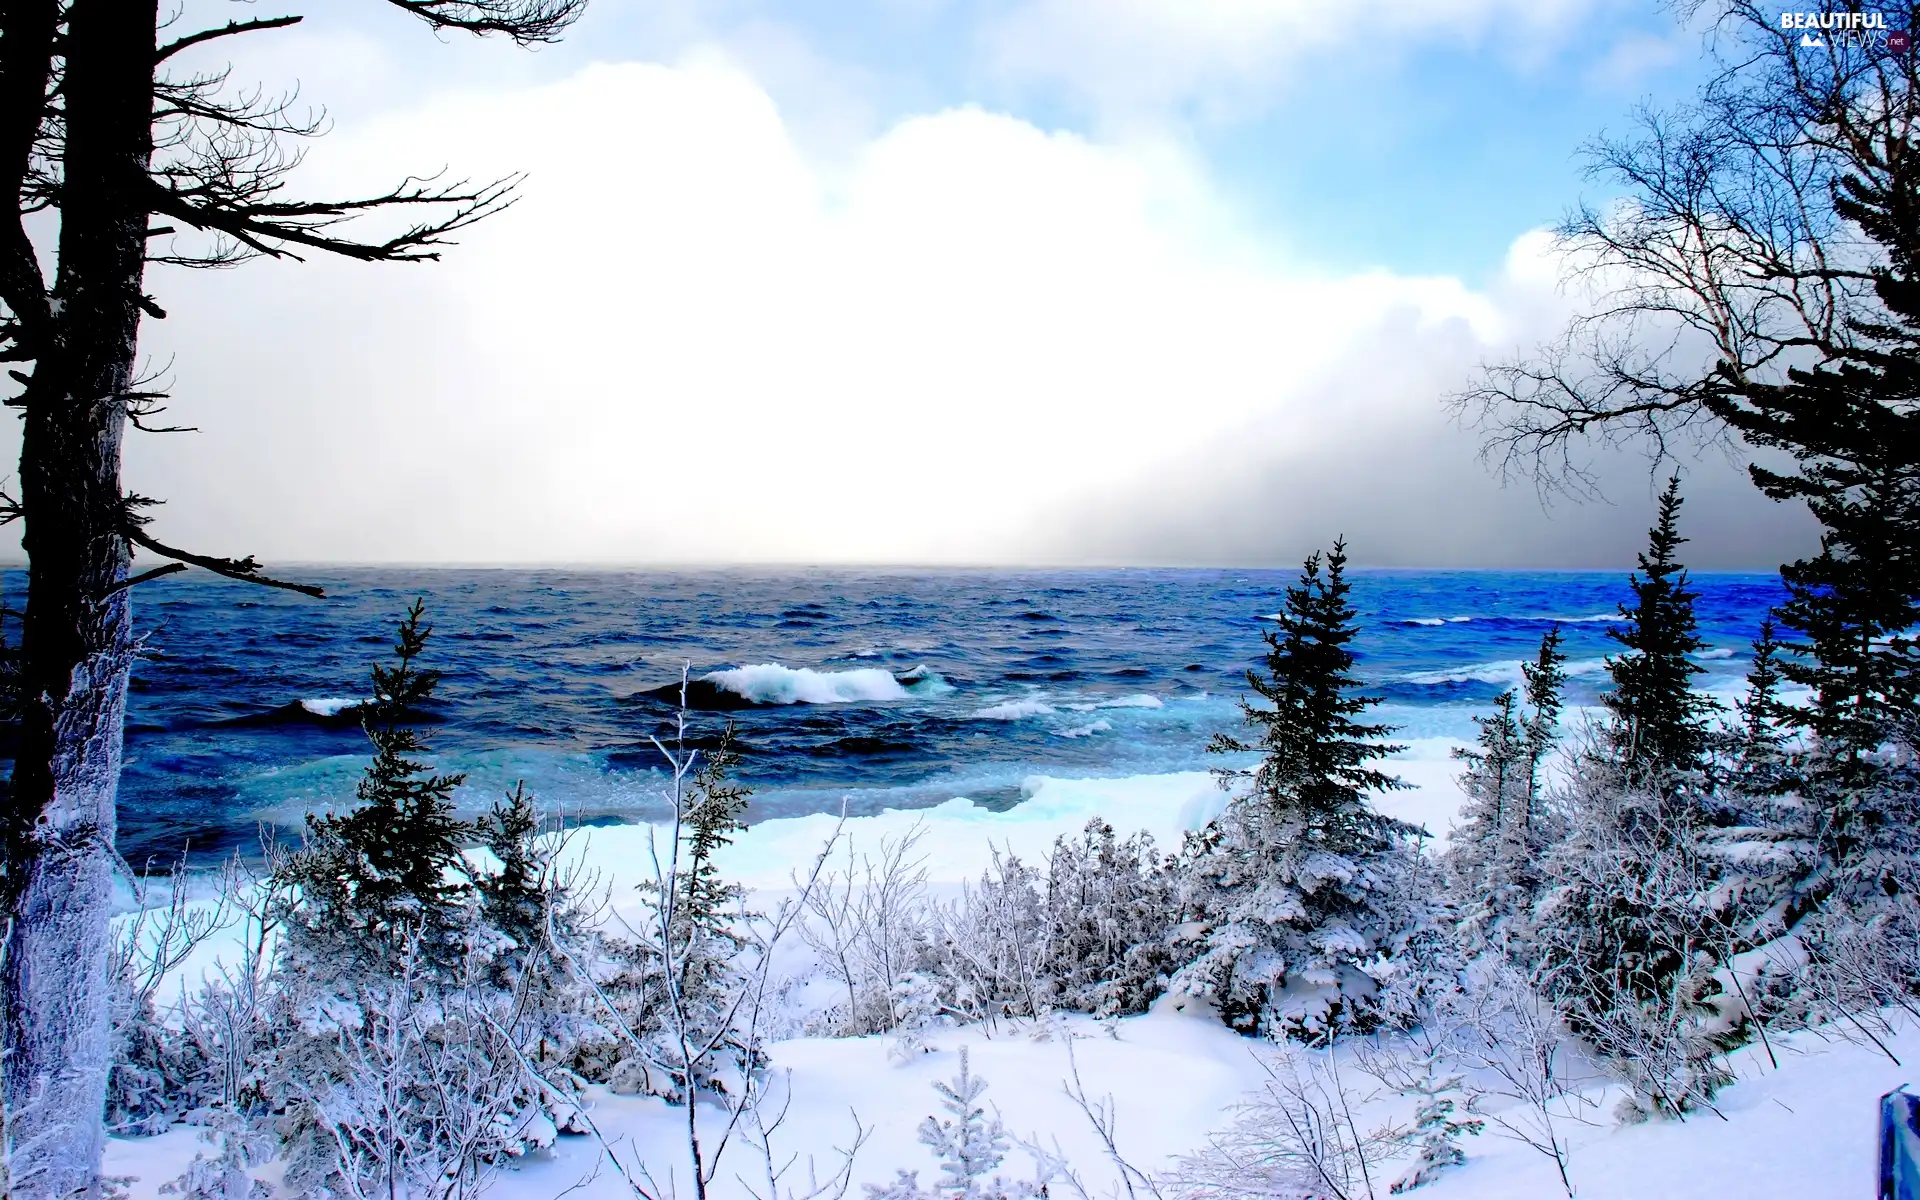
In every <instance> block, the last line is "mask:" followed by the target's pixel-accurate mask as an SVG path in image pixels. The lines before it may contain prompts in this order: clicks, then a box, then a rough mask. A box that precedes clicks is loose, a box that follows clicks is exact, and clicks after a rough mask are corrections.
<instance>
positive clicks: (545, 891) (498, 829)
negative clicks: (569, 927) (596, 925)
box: [474, 783, 566, 964]
mask: <svg viewBox="0 0 1920 1200" xmlns="http://www.w3.org/2000/svg"><path fill="white" fill-rule="evenodd" d="M476 832H477V833H478V834H479V836H480V841H481V844H482V845H484V846H485V847H486V848H487V850H488V852H489V853H491V854H492V855H493V858H494V861H495V862H496V863H497V864H498V866H497V867H496V868H495V869H494V870H492V871H489V872H487V873H486V874H484V875H482V876H480V877H479V878H477V879H476V880H474V889H475V890H476V891H478V892H479V893H480V915H481V916H482V917H483V918H484V919H485V920H486V922H487V924H488V925H489V926H491V927H492V928H493V929H495V930H497V931H499V932H500V933H501V934H503V935H504V936H505V937H506V938H507V939H508V941H510V942H512V943H513V949H512V951H511V952H510V954H509V958H510V959H511V960H512V961H513V962H514V963H515V964H523V963H525V962H526V961H527V959H528V957H529V955H530V953H531V952H532V950H533V949H534V948H535V947H537V946H540V945H541V944H543V943H544V942H545V941H546V939H547V922H548V920H549V915H550V914H551V913H552V912H553V910H554V909H555V908H556V907H558V906H560V905H561V904H563V903H564V901H565V899H566V894H565V892H564V890H563V889H562V888H561V887H560V885H559V884H558V882H557V881H555V880H554V879H553V878H552V877H551V862H550V859H551V856H550V854H549V852H548V851H547V849H546V848H545V847H543V846H542V845H541V842H540V835H541V821H540V814H539V812H538V811H537V810H536V809H535V808H534V805H533V797H532V796H530V795H528V794H527V788H526V785H525V784H524V783H516V784H515V785H514V788H513V791H511V792H509V793H508V794H507V796H506V798H505V799H504V800H497V801H495V802H494V805H493V807H492V808H491V809H490V810H488V812H486V813H485V814H484V815H483V816H481V818H480V819H479V821H478V822H476Z"/></svg>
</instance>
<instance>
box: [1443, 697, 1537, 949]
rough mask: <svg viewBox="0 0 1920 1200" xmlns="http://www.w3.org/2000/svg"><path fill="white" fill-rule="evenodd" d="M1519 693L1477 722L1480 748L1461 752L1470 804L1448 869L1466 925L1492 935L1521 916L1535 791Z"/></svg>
mask: <svg viewBox="0 0 1920 1200" xmlns="http://www.w3.org/2000/svg"><path fill="white" fill-rule="evenodd" d="M1517 709H1518V705H1517V703H1516V700H1515V697H1514V694H1513V692H1512V691H1505V692H1502V693H1500V695H1498V696H1496V697H1495V698H1494V701H1493V715H1491V716H1486V717H1475V718H1474V723H1475V724H1476V725H1478V726H1480V739H1479V745H1478V747H1477V748H1475V749H1467V748H1465V747H1461V748H1458V749H1456V750H1454V752H1453V756H1454V757H1455V758H1457V759H1459V760H1460V761H1462V762H1464V763H1466V764H1467V766H1466V770H1465V771H1464V772H1462V773H1461V775H1460V790H1461V792H1462V793H1464V794H1465V796H1466V803H1465V804H1464V805H1462V806H1461V809H1460V824H1459V826H1458V827H1457V828H1455V829H1454V831H1453V835H1452V837H1451V838H1450V839H1449V845H1448V849H1447V855H1446V859H1445V865H1446V867H1447V871H1448V873H1449V874H1450V875H1451V876H1452V881H1453V890H1454V894H1455V896H1456V897H1457V899H1458V902H1459V904H1460V906H1461V909H1462V918H1463V922H1462V923H1463V925H1464V926H1466V927H1467V928H1468V929H1470V930H1472V931H1474V932H1475V933H1476V934H1478V935H1481V936H1484V935H1485V933H1486V931H1487V928H1488V926H1489V925H1490V924H1491V923H1492V922H1494V921H1497V920H1498V919H1499V918H1500V917H1502V916H1505V915H1507V914H1508V913H1510V912H1512V911H1513V907H1514V903H1515V899H1516V897H1515V882H1516V881H1515V878H1514V877H1515V875H1516V874H1517V873H1518V872H1519V871H1520V870H1521V869H1523V865H1524V864H1523V863H1522V862H1521V860H1522V859H1523V858H1524V856H1525V853H1526V840H1525V835H1526V815H1525V814H1526V811H1527V808H1528V806H1529V805H1531V803H1532V800H1533V797H1532V790H1533V789H1532V787H1531V780H1530V778H1529V773H1528V767H1529V759H1528V754H1527V749H1528V748H1527V742H1526V735H1525V734H1524V733H1523V732H1522V722H1521V720H1520V719H1519V717H1518V716H1517V715H1516V711H1517Z"/></svg>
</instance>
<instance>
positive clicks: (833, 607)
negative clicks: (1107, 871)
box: [6, 567, 1782, 869]
mask: <svg viewBox="0 0 1920 1200" xmlns="http://www.w3.org/2000/svg"><path fill="white" fill-rule="evenodd" d="M282 573H283V574H287V575H292V576H294V577H297V578H299V579H301V580H302V581H306V582H312V583H317V584H320V585H322V586H323V587H325V589H326V591H327V599H325V600H313V599H308V598H306V597H303V596H299V595H295V594H291V593H285V592H277V591H270V590H267V589H264V588H260V587H255V586H249V585H245V584H239V583H233V582H229V581H226V580H221V579H218V578H214V577H210V576H183V577H181V578H178V579H168V580H164V581H161V582H157V583H154V584H149V585H144V586H142V587H141V588H140V589H139V591H138V593H137V596H136V607H135V626H136V630H137V632H138V633H139V634H140V636H141V637H142V639H143V642H144V646H145V653H144V654H143V656H142V657H141V658H140V660H139V661H138V663H137V665H136V666H135V668H134V671H133V678H132V684H131V696H130V699H129V705H128V717H127V743H126V765H125V770H124V773H123V775H122V778H121V784H120V793H119V820H120V833H119V845H120V849H121V851H122V853H123V855H124V856H125V857H126V858H127V859H128V860H129V861H130V862H131V863H133V864H134V865H135V866H136V868H140V869H147V868H150V867H153V866H154V865H156V864H164V863H169V862H171V861H174V860H176V859H178V857H179V856H181V855H182V854H186V855H189V856H190V857H191V858H193V859H195V860H202V861H204V860H206V859H208V858H210V857H211V856H216V855H221V854H225V853H230V852H232V851H233V850H235V849H238V850H240V851H242V852H243V853H244V852H248V851H249V850H251V849H253V848H256V847H257V846H258V839H259V837H260V834H261V832H262V830H263V828H269V829H273V828H277V829H283V830H295V829H298V827H299V826H300V825H301V823H302V820H303V817H304V815H305V814H306V813H308V812H312V811H324V810H329V809H338V808H341V807H344V806H347V805H350V804H352V803H353V797H354V788H355V784H356V782H357V781H358V779H359V777H360V775H361V772H362V771H363V770H364V768H365V766H366V763H367V760H368V757H369V754H370V750H371V747H370V744H369V742H368V740H367V738H366V735H365V733H364V732H363V731H362V730H361V728H360V725H359V720H358V717H357V714H356V713H355V712H354V711H353V706H354V705H355V704H357V703H360V702H362V701H363V700H364V699H365V698H366V697H367V696H368V695H369V693H370V684H369V671H370V669H371V667H372V666H373V665H374V664H375V663H380V662H386V661H391V655H392V646H393V643H394V640H395V634H394V630H395V626H396V624H397V623H398V621H399V620H400V618H401V616H402V615H403V612H404V610H405V608H406V606H407V605H408V604H409V603H411V602H412V601H413V600H414V599H416V598H419V599H421V600H423V601H424V603H425V605H426V612H427V620H428V622H429V624H430V625H431V626H432V634H431V637H430V639H429V642H428V647H427V652H426V654H425V655H424V656H423V659H422V665H423V666H425V667H429V668H431V669H433V670H437V671H439V672H440V673H441V676H442V677H441V680H440V683H439V686H438V689H437V691H436V694H435V697H434V700H433V702H432V704H431V706H430V707H429V708H428V709H427V710H425V711H423V712H422V714H421V731H422V733H423V736H424V738H425V740H426V741H427V743H428V744H429V745H430V746H431V748H432V755H431V757H432V761H433V762H434V764H435V766H436V767H437V769H439V770H441V771H444V772H457V773H461V774H464V775H465V782H464V783H463V784H462V785H461V786H460V788H459V790H458V791H457V793H456V799H457V801H458V803H459V804H460V806H461V807H462V808H463V809H464V810H466V811H468V812H476V813H477V812H479V811H481V810H483V809H485V808H486V807H487V806H488V805H489V804H491V803H492V802H493V800H494V799H495V798H497V797H499V796H501V795H502V794H503V793H504V792H505V791H507V790H508V789H510V788H512V787H514V786H515V784H516V783H519V782H524V783H525V784H526V786H527V787H528V789H529V790H531V791H532V792H533V793H534V794H535V796H536V797H537V798H538V800H539V801H540V803H541V804H542V805H543V806H544V807H546V808H547V809H549V810H551V811H556V812H560V813H563V814H565V816H566V817H567V818H568V819H569V820H572V821H576V822H582V823H589V824H605V823H615V822H639V821H648V820H654V819H658V818H660V817H661V816H663V815H664V814H665V813H666V812H667V811H668V809H667V801H666V799H665V794H666V793H665V785H666V784H667V783H668V782H669V780H670V769H669V767H668V764H667V762H666V760H665V758H664V755H663V750H664V751H672V750H674V749H675V747H676V745H678V746H680V747H682V748H683V749H684V748H687V747H692V748H699V747H702V746H706V745H710V744H711V743H712V740H713V739H714V737H716V736H717V735H718V733H719V731H720V730H721V729H722V728H723V727H724V726H725V724H726V723H727V722H732V723H733V725H734V728H735V737H736V741H737V745H738V748H739V750H740V751H741V752H742V754H743V762H742V765H741V768H740V774H741V777H742V779H743V780H744V781H745V782H746V783H747V784H749V785H750V786H751V787H752V789H753V795H752V799H751V808H750V811H749V816H750V819H751V820H754V821H764V820H767V819H770V818H777V817H784V816H795V815H801V814H808V813H818V812H839V811H842V810H844V811H846V812H848V813H849V814H850V815H854V816H860V815H868V814H872V813H876V812H879V811H881V810H886V809H913V808H923V807H931V806H934V805H938V804H941V803H943V802H945V801H948V800H951V799H953V798H955V797H965V798H967V799H969V800H971V801H972V802H973V803H975V804H978V805H982V806H985V807H989V808H994V809H1000V810H1005V809H1012V808H1015V807H1017V806H1018V805H1019V804H1021V803H1022V802H1023V800H1024V798H1025V797H1027V796H1028V795H1030V794H1031V792H1032V790H1033V781H1034V780H1035V779H1036V778H1042V777H1050V778H1073V779H1085V778H1117V777H1123V776H1138V775H1151V774H1162V773H1170V772H1180V771H1192V770H1196V769H1204V768H1206V767H1209V766H1218V765H1220V759H1219V756H1217V755H1211V754H1209V753H1208V752H1207V743H1208V742H1209V740H1210V739H1211V738H1212V737H1213V735H1214V734H1216V733H1218V732H1222V731H1233V730H1235V729H1237V728H1239V725H1240V719H1241V714H1240V708H1239V706H1240V703H1241V700H1242V697H1243V696H1245V695H1246V694H1247V693H1248V687H1247V679H1246V676H1247V671H1248V670H1249V668H1252V667H1255V666H1257V665H1258V663H1259V660H1260V658H1261V656H1262V655H1263V654H1264V653H1265V649H1266V647H1265V644H1264V642H1263V640H1262V635H1263V633H1265V632H1267V631H1270V630H1272V629H1273V628H1274V622H1273V620H1272V614H1273V613H1275V611H1276V610H1277V609H1279V607H1280V606H1281V604H1282V602H1283V596H1284V592H1285V589H1286V587H1287V585H1288V584H1289V583H1292V582H1293V581H1294V580H1295V579H1296V578H1297V575H1298V572H1297V570H1271V571H1269V570H1068V571H1061V570H1050V571H1037V570H1036V571H1006V570H993V571H987V570H924V569H922V570H907V569H897V570H896V569H790V570H769V569H761V570H748V569H738V570H672V571H669V570H636V571H614V570H605V571H602V570H544V569H543V570H520V569H447V568H397V567H382V568H366V569H344V568H338V567H326V568H311V569H305V570H301V569H298V568H295V569H292V570H290V571H288V570H284V569H283V572H282ZM1352 578H1353V585H1354V586H1353V602H1354V604H1355V606H1356V608H1357V609H1358V611H1359V624H1360V629H1359V633H1358V636H1357V638H1356V639H1355V641H1354V643H1353V648H1354V650H1355V652H1356V654H1357V656H1358V664H1357V667H1356V673H1357V674H1358V676H1359V677H1360V678H1361V679H1362V680H1363V681H1364V683H1365V685H1366V687H1367V690H1368V692H1369V694H1372V695H1375V696H1378V697H1380V700H1381V703H1380V705H1379V706H1378V708H1377V709H1376V710H1375V711H1376V712H1377V714H1378V718H1379V720H1381V721H1383V722H1385V723H1387V724H1390V725H1393V726H1395V727H1397V732H1396V734H1395V740H1396V741H1397V742H1399V743H1402V744H1404V745H1406V746H1407V747H1408V749H1407V750H1406V751H1404V752H1403V754H1404V755H1410V756H1420V755H1424V756H1427V757H1429V758H1431V757H1433V756H1435V755H1438V756H1442V757H1444V756H1445V755H1446V753H1447V752H1448V751H1449V750H1450V748H1451V747H1452V746H1453V745H1455V744H1458V743H1460V742H1465V741H1470V740H1471V739H1472V738H1473V736H1474V734H1475V726H1474V724H1473V717H1474V716H1475V715H1476V714H1481V713H1484V712H1485V711H1486V709H1487V706H1488V703H1489V702H1490V701H1491V700H1492V699H1493V698H1494V697H1495V696H1496V695H1497V694H1498V693H1500V692H1501V691H1502V690H1504V689H1507V688H1510V687H1515V686H1517V685H1518V684H1519V682H1520V665H1521V663H1522V662H1523V661H1525V660H1528V659H1530V658H1531V657H1532V656H1533V654H1534V652H1535V651H1536V649H1537V647H1538V645H1539V642H1540V639H1541V637H1542V635H1543V634H1544V633H1545V632H1546V630H1547V629H1548V628H1549V627H1550V626H1551V625H1554V624H1558V625H1559V626H1560V627H1561V629H1562V631H1563V633H1564V635H1565V638H1566V650H1567V653H1568V655H1569V658H1570V662H1569V670H1570V672H1571V679H1570V682H1569V693H1570V696H1569V699H1570V700H1571V701H1572V703H1573V704H1574V705H1576V706H1582V705H1592V704H1593V703H1595V701H1596V699H1597V696H1598V695H1599V693H1600V691H1601V690H1602V689H1603V688H1604V686H1605V684H1606V681H1607V675H1606V670H1605V664H1606V657H1607V655H1609V654H1610V653H1613V652H1616V651H1617V650H1618V649H1619V646H1618V644H1617V643H1615V642H1613V641H1612V640H1611V639H1610V638H1609V632H1608V631H1609V629H1610V628H1612V627H1614V626H1615V625H1617V624H1618V623H1619V606H1620V605H1621V604H1622V603H1623V602H1626V601H1628V600H1630V598H1631V593H1630V590H1629V586H1628V577H1627V574H1626V573H1625V572H1594V573H1588V572H1489V571H1359V572H1356V573H1354V574H1353V576H1352ZM1693 585H1694V587H1695V588H1696V589H1697V591H1698V592H1699V594H1700V598H1699V601H1698V602H1697V605H1696V611H1697V614H1698V619H1699V624H1700V629H1701V632H1702V635H1703V636H1704V638H1705V640H1706V642H1707V648H1706V649H1705V650H1703V651H1702V653H1701V654H1700V658H1699V661H1700V665H1701V666H1702V667H1703V668H1704V672H1703V674H1702V675H1701V676H1700V677H1699V686H1700V687H1701V688H1702V689H1704V690H1706V691H1709V692H1711V693H1714V694H1717V695H1720V696H1722V697H1727V698H1730V697H1731V696H1733V695H1736V694H1737V693H1738V690H1739V688H1740V686H1741V677H1742V675H1743V674H1744V672H1745V670H1746V666H1747V658H1748V655H1749V653H1750V642H1751V640H1752V639H1753V638H1754V637H1755V636H1756V633H1757V630H1758V627H1759V624H1760V621H1761V619H1762V618H1763V616H1764V615H1765V614H1766V612H1767V611H1768V609H1769V607H1770V606H1772V605H1774V604H1776V603H1778V602H1779V600H1780V599H1781V598H1782V591H1781V587H1780V583H1779V580H1778V579H1777V577H1775V576H1773V575H1762V574H1699V575H1695V576H1694V577H1693ZM6 586H7V591H8V593H9V594H10V595H18V594H19V593H20V590H21V589H22V588H23V586H24V581H23V579H22V578H21V577H20V575H19V573H18V572H10V573H8V575H7V577H6ZM683 678H684V679H686V680H687V681H688V683H689V686H688V688H687V698H688V700H689V701H690V704H691V711H689V712H687V713H686V715H685V724H684V727H682V726H681V724H680V710H679V704H678V700H679V695H680V685H681V682H682V680H683Z"/></svg>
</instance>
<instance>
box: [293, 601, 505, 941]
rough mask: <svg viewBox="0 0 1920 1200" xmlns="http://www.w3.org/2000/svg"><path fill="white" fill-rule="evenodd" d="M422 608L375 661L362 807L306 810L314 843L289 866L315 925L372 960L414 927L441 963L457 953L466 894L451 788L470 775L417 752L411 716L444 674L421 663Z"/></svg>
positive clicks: (365, 718) (420, 605) (460, 829)
mask: <svg viewBox="0 0 1920 1200" xmlns="http://www.w3.org/2000/svg"><path fill="white" fill-rule="evenodd" d="M425 613H426V605H425V603H424V602H423V601H420V600H415V601H414V602H413V604H412V606H411V607H409V608H408V609H407V615H406V619H405V620H404V621H402V622H401V623H400V628H399V635H400V640H399V642H398V643H397V644H396V645H395V647H394V652H395V656H396V659H397V661H396V663H395V665H394V666H392V667H386V666H379V665H376V666H375V667H374V668H373V699H372V700H371V701H369V702H368V703H367V704H366V705H365V706H364V710H363V712H362V716H361V727H362V728H363V729H364V730H365V731H366V734H367V737H368V738H369V739H370V740H371V741H372V742H373V745H374V755H373V761H372V762H371V763H369V764H368V766H367V771H366V774H365V776H364V777H362V779H361V780H360V785H359V788H358V790H357V792H356V795H357V797H358V799H359V800H360V805H359V807H357V808H354V809H351V810H349V811H347V812H345V813H338V814H327V815H325V816H311V815H310V816H309V817H308V818H307V841H308V845H307V847H306V848H305V849H304V850H303V851H302V852H301V853H299V854H297V855H295V856H293V858H292V860H291V861H290V862H289V864H288V867H287V870H288V872H289V875H290V879H291V882H293V883H295V884H297V885H298V887H299V889H300V891H301V893H302V899H303V903H304V906H305V910H306V911H305V914H304V918H305V919H304V920H303V921H302V924H303V925H304V926H305V927H306V928H307V930H308V931H309V932H310V933H313V934H315V935H318V936H320V937H323V938H329V939H333V940H335V941H340V942H345V943H347V946H348V948H349V949H350V950H354V951H359V952H361V954H362V955H364V956H365V957H370V958H374V959H381V958H385V957H388V956H391V955H392V954H394V953H397V952H398V951H399V950H400V948H401V947H402V945H403V944H404V943H405V942H406V940H407V939H408V938H409V937H410V936H412V935H416V934H417V935H418V936H419V938H420V942H421V949H422V953H423V954H424V955H425V956H426V957H427V958H428V960H429V961H431V962H438V963H444V962H446V961H448V959H449V958H450V957H451V956H452V955H453V954H454V953H456V952H457V942H458V940H459V931H458V926H459V922H460V914H461V910H462V908H463V906H464V902H465V900H466V898H467V896H468V894H469V885H468V883H467V882H466V880H465V878H464V876H465V874H466V872H465V869H464V864H463V860H462V859H461V856H460V846H461V843H462V841H463V840H465V839H466V838H467V836H468V835H470V834H471V833H472V827H471V826H470V825H468V824H467V823H466V822H463V821H461V820H460V819H459V818H458V817H456V816H455V815H454V806H453V800H452V796H453V791H454V789H455V788H457V787H459V786H460V784H461V783H462V782H463V781H464V779H465V776H463V775H435V774H433V773H432V770H431V768H430V767H428V766H427V764H425V763H423V762H421V761H420V760H419V759H417V758H415V757H414V756H415V755H420V754H424V753H426V752H427V751H428V750H429V749H430V747H428V746H427V744H426V743H425V742H423V741H422V740H421V739H420V736H419V735H418V734H417V733H416V732H415V731H414V729H413V728H412V727H411V726H410V725H408V724H406V723H405V722H406V721H407V720H408V719H409V717H411V716H413V715H414V714H416V713H418V711H419V710H420V709H421V707H422V706H423V705H424V704H425V703H426V702H427V700H428V699H430V698H431V697H432V695H433V691H434V688H435V686H436V685H438V683H439V681H440V673H439V672H437V671H430V670H421V669H419V668H418V667H417V666H415V660H416V659H418V658H419V656H420V654H421V653H422V651H424V650H425V649H426V644H427V638H428V635H429V634H430V633H431V632H432V629H431V627H429V626H424V625H422V624H421V618H422V617H423V616H424V615H425Z"/></svg>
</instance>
